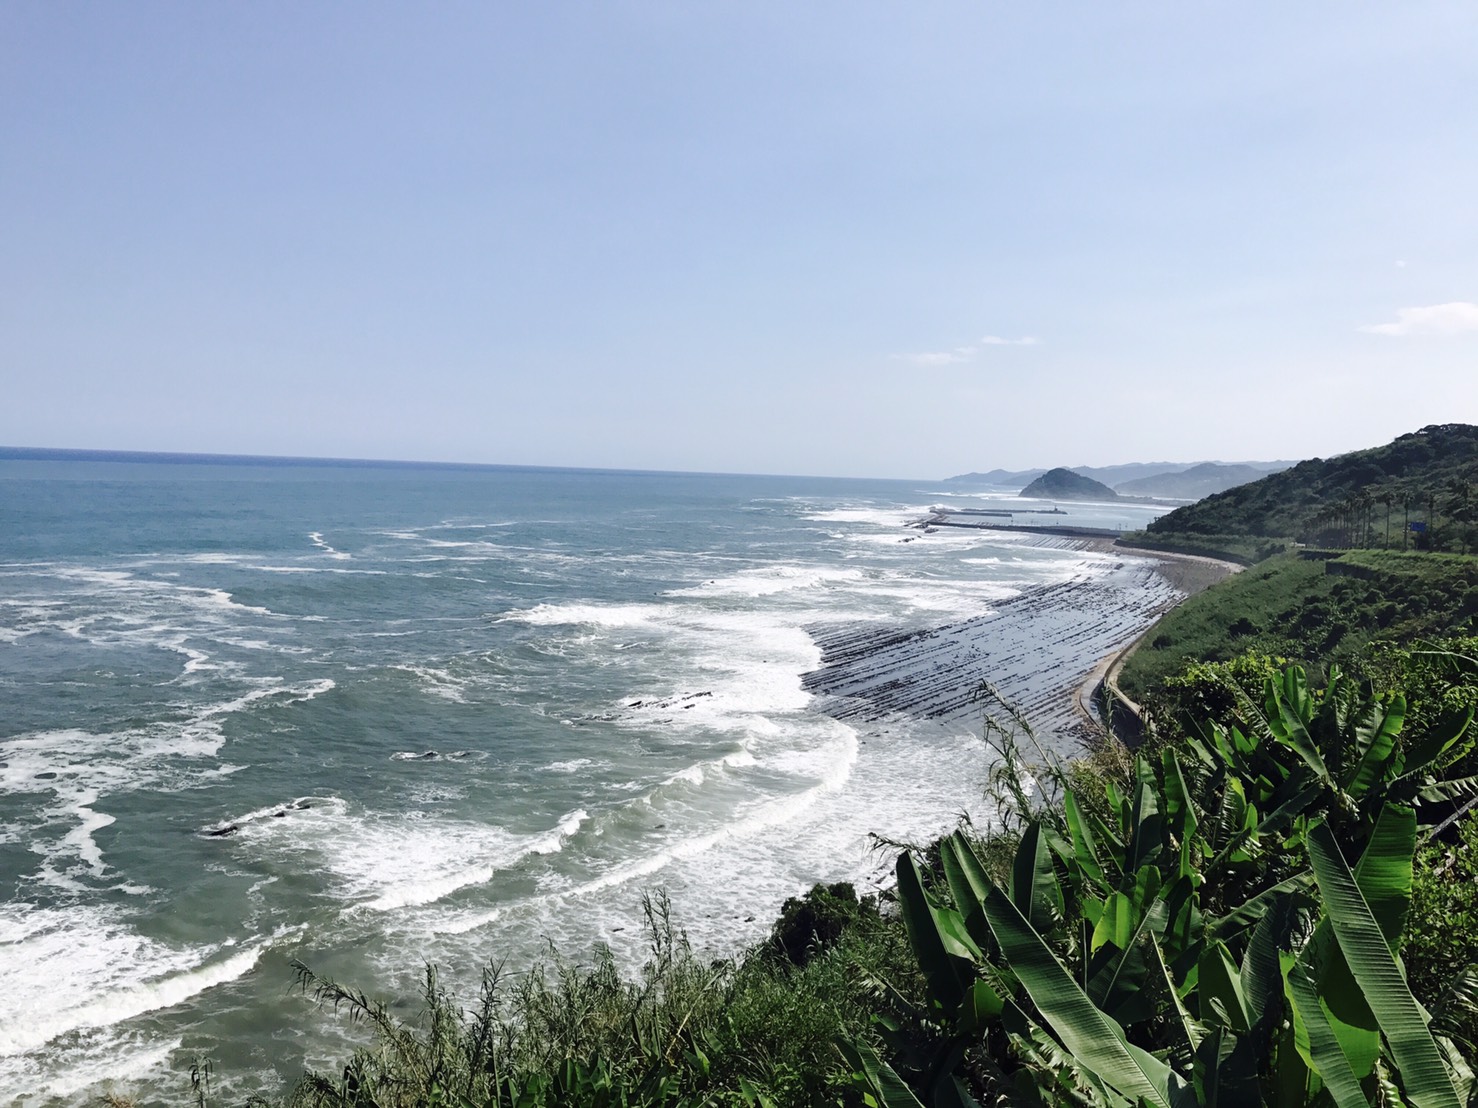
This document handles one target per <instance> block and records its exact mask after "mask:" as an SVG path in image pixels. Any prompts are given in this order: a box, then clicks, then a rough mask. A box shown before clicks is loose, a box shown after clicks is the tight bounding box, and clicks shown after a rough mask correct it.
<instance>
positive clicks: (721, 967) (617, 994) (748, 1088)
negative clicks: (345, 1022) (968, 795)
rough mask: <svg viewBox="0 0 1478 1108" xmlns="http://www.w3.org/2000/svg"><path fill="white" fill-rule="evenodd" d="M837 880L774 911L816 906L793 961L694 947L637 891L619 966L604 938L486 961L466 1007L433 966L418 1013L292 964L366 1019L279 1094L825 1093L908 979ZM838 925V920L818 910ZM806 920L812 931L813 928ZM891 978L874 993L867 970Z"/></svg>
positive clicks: (539, 1098) (557, 1100)
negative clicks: (585, 949) (642, 941)
mask: <svg viewBox="0 0 1478 1108" xmlns="http://www.w3.org/2000/svg"><path fill="white" fill-rule="evenodd" d="M849 893H851V890H850V887H847V886H829V887H828V886H818V887H817V888H816V889H813V890H812V891H811V893H809V894H808V895H807V897H805V898H802V899H800V900H797V901H794V902H793V903H794V904H795V905H800V906H801V910H800V911H792V912H789V913H787V916H786V917H785V918H784V919H782V920H781V921H780V922H779V923H777V925H776V930H777V932H779V931H781V930H782V929H786V930H787V931H788V933H790V934H792V935H795V936H799V934H800V931H799V930H798V929H797V920H798V919H799V917H800V916H802V915H804V914H806V907H807V906H809V907H810V908H817V907H819V908H820V909H821V911H820V912H819V913H816V914H815V916H814V922H816V923H817V924H818V926H817V928H816V930H815V932H813V933H812V934H813V938H819V935H822V934H824V935H826V936H827V937H826V938H825V939H824V940H822V941H819V942H813V943H811V944H810V945H809V946H807V947H805V952H806V957H805V959H804V965H800V966H795V965H792V964H791V963H790V961H789V960H788V959H786V958H784V957H776V956H775V954H774V951H773V948H771V947H768V946H766V947H762V948H760V949H759V950H758V951H756V952H755V953H754V954H753V955H751V956H750V957H748V958H744V959H738V960H733V959H722V960H719V961H709V960H705V959H703V958H700V957H698V956H697V955H696V954H694V952H693V951H692V950H691V948H690V947H689V946H688V943H687V940H686V938H685V937H684V935H683V934H682V932H681V931H680V930H678V929H677V928H676V927H675V926H674V925H673V922H672V920H671V917H670V914H669V908H668V904H667V901H666V899H665V898H663V897H658V898H657V899H655V900H649V901H648V902H647V932H648V938H649V942H650V948H649V952H650V957H649V959H648V961H647V963H646V965H645V966H644V967H643V969H642V971H641V973H640V975H639V976H638V977H637V978H636V979H635V980H627V979H625V978H623V976H622V975H621V973H620V972H619V971H618V968H617V966H616V964H615V961H614V959H613V958H612V957H611V954H610V952H609V951H608V950H606V949H604V948H598V949H597V950H596V952H595V956H594V959H593V962H592V963H591V964H590V965H584V966H582V965H577V964H574V963H571V962H569V961H568V960H566V959H565V958H563V957H561V956H560V955H559V954H558V953H557V952H554V951H551V953H550V956H549V959H548V961H547V962H546V963H545V964H544V965H543V966H540V967H536V968H535V969H534V970H533V971H532V972H530V973H529V974H527V975H525V976H523V977H520V978H517V979H513V980H511V979H510V978H509V977H508V975H506V974H504V973H503V972H502V971H501V970H500V969H499V968H497V967H490V968H489V969H488V970H487V972H486V974H485V976H484V982H483V989H482V992H481V995H480V997H479V998H478V1002H477V1003H476V1005H475V1006H474V1007H473V1008H472V1010H471V1011H467V1010H464V1009H463V1008H462V1007H461V1006H459V1005H458V1003H457V1002H456V1001H455V1000H454V998H452V997H451V996H449V995H448V994H447V993H446V992H445V991H444V990H443V989H442V988H441V986H440V984H439V982H438V980H437V977H436V973H435V971H434V970H433V969H431V968H429V967H428V969H427V971H426V980H425V985H424V989H423V993H422V1003H421V1009H420V1012H419V1014H418V1016H417V1017H416V1018H415V1019H414V1020H412V1021H410V1022H406V1021H402V1020H399V1019H397V1018H396V1017H395V1016H394V1015H393V1014H392V1013H391V1012H390V1010H389V1008H388V1007H387V1006H386V1005H384V1004H383V1003H381V1002H379V1001H376V1000H373V999H371V998H369V997H367V996H366V995H365V994H363V993H361V992H359V991H357V990H354V989H351V988H347V987H345V986H342V985H339V984H336V983H334V982H332V981H327V980H323V979H320V978H319V977H317V976H316V975H314V974H313V973H312V971H311V970H309V969H308V968H307V967H305V966H298V967H297V972H298V976H299V981H300V982H301V984H302V986H303V988H304V989H305V990H306V991H309V992H311V993H312V994H313V995H314V996H316V997H317V998H318V999H319V1000H320V1001H321V1002H326V1003H328V1004H331V1005H332V1006H333V1007H334V1008H335V1009H344V1010H346V1011H347V1013H348V1014H349V1016H350V1018H351V1019H352V1020H354V1021H357V1022H362V1023H365V1024H367V1025H368V1026H369V1028H370V1029H371V1031H372V1032H373V1042H372V1043H371V1044H370V1045H367V1046H366V1047H364V1048H363V1049H361V1050H359V1051H358V1052H356V1054H355V1055H354V1057H353V1058H351V1059H350V1060H349V1062H348V1063H347V1064H346V1065H345V1066H344V1067H343V1068H342V1070H341V1071H340V1072H338V1073H336V1074H334V1073H331V1074H318V1073H312V1074H308V1075H306V1076H305V1077H304V1078H303V1080H302V1081H301V1082H300V1083H299V1085H298V1087H297V1089H296V1090H295V1091H294V1093H293V1094H292V1098H291V1101H290V1103H291V1105H292V1106H293V1108H351V1106H352V1108H369V1106H371V1105H373V1106H377V1108H411V1106H413V1105H414V1106H422V1105H448V1106H455V1108H545V1106H554V1105H573V1106H585V1105H589V1106H592V1108H595V1106H608V1105H609V1106H615V1105H628V1106H633V1108H635V1106H642V1108H646V1106H658V1105H662V1106H671V1108H683V1106H689V1105H700V1104H701V1105H753V1106H761V1105H770V1104H784V1105H824V1104H835V1103H837V1100H838V1098H839V1097H840V1096H841V1095H842V1091H843V1089H844V1088H845V1087H846V1086H847V1084H848V1082H849V1080H850V1078H849V1072H848V1069H847V1063H846V1062H845V1060H844V1059H843V1058H842V1056H841V1055H840V1054H838V1053H837V1051H836V1048H835V1045H834V1044H835V1042H836V1040H837V1039H838V1037H839V1036H846V1037H848V1038H851V1039H855V1040H856V1041H859V1042H862V1043H864V1044H865V1043H867V1042H868V1041H869V1039H870V1036H871V1035H872V1033H873V1032H872V1029H871V1026H870V1023H869V1019H870V1014H872V1013H876V1012H880V1011H885V1010H886V1009H887V1008H888V1007H889V1006H890V1005H892V1004H895V1003H897V1004H905V1005H906V1004H908V1003H910V1001H909V1000H908V999H907V998H908V997H910V996H915V997H916V996H918V995H920V994H921V988H922V985H921V982H920V981H919V980H918V977H917V971H916V969H915V967H914V965H913V959H912V954H911V952H910V950H909V947H908V943H907V939H906V936H905V935H904V933H903V931H902V928H901V927H899V926H897V924H896V923H891V924H890V923H889V922H888V921H887V920H885V919H883V918H882V917H880V916H879V914H878V913H877V911H876V907H875V905H874V904H872V903H871V902H870V901H858V899H857V898H856V896H855V894H852V895H851V897H850V900H849V899H848V895H847V894H849ZM837 923H840V927H839V928H837V929H834V930H832V929H830V925H831V924H837ZM818 933H819V934H818ZM882 980H887V981H889V982H891V983H892V984H891V987H890V989H889V990H888V991H887V996H884V995H882V992H883V990H882V987H881V986H880V985H879V984H878V982H879V981H882Z"/></svg>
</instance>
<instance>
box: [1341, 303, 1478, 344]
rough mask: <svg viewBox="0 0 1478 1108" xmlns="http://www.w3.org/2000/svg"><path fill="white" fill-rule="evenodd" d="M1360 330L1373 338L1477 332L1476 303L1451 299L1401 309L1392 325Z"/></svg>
mask: <svg viewBox="0 0 1478 1108" xmlns="http://www.w3.org/2000/svg"><path fill="white" fill-rule="evenodd" d="M1360 330H1362V331H1365V332H1367V333H1369V334H1372V335H1396V336H1398V337H1405V336H1406V335H1458V334H1461V333H1463V332H1464V331H1478V304H1472V303H1469V302H1468V301H1466V300H1454V301H1453V302H1452V303H1451V304H1433V305H1431V306H1430V307H1426V308H1401V309H1400V310H1398V311H1397V312H1396V322H1395V323H1372V324H1370V325H1369V326H1366V327H1361V328H1360Z"/></svg>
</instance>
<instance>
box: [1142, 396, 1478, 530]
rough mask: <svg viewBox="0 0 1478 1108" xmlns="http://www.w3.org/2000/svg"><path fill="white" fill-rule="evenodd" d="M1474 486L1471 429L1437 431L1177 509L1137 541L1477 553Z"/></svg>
mask: <svg viewBox="0 0 1478 1108" xmlns="http://www.w3.org/2000/svg"><path fill="white" fill-rule="evenodd" d="M1475 486H1478V427H1474V426H1471V425H1469V424H1464V423H1448V424H1438V425H1433V426H1430V427H1424V428H1422V429H1421V430H1420V431H1416V432H1413V433H1412V434H1409V435H1402V436H1401V437H1399V438H1398V439H1396V440H1395V441H1394V442H1391V443H1389V444H1387V445H1385V446H1378V447H1375V448H1373V449H1370V450H1357V451H1355V452H1354V453H1351V454H1342V455H1340V456H1339V457H1336V458H1328V459H1320V458H1313V459H1310V460H1309V461H1304V462H1300V463H1298V465H1296V466H1294V467H1293V468H1292V469H1286V470H1283V471H1282V472H1280V473H1274V474H1270V475H1269V476H1267V477H1264V478H1262V479H1261V480H1258V481H1253V482H1252V483H1250V484H1246V485H1240V486H1238V487H1236V488H1233V489H1228V490H1227V491H1225V492H1221V493H1217V494H1215V495H1213V496H1209V497H1207V498H1206V499H1205V500H1202V501H1199V502H1198V503H1195V504H1188V505H1186V506H1185V507H1183V508H1177V509H1176V510H1175V511H1173V512H1170V513H1168V514H1167V515H1164V516H1161V517H1160V518H1159V519H1158V520H1156V521H1155V522H1154V523H1151V524H1150V525H1149V527H1148V529H1147V532H1146V535H1145V537H1146V539H1148V540H1150V541H1151V542H1158V543H1160V544H1164V545H1172V546H1186V545H1199V546H1201V547H1219V548H1226V547H1231V546H1235V545H1236V544H1237V540H1240V542H1241V545H1243V546H1245V547H1248V548H1249V549H1254V551H1256V550H1261V551H1262V552H1263V556H1265V553H1266V551H1267V550H1269V549H1272V548H1273V547H1275V546H1276V544H1277V543H1279V542H1298V543H1305V544H1310V545H1320V546H1334V547H1384V548H1394V549H1401V548H1402V547H1403V545H1408V546H1414V547H1417V548H1420V549H1432V550H1451V551H1468V550H1472V549H1474V547H1475V546H1478V525H1475V511H1478V487H1475ZM1408 523H1410V524H1415V525H1417V528H1416V530H1415V531H1408V530H1407V524H1408ZM1403 537H1405V538H1407V540H1408V541H1407V542H1406V543H1405V544H1403ZM1254 556H1256V553H1254Z"/></svg>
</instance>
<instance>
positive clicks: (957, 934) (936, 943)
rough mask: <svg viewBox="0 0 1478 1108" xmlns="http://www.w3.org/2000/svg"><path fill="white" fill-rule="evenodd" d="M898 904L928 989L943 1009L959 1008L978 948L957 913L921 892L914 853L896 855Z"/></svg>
mask: <svg viewBox="0 0 1478 1108" xmlns="http://www.w3.org/2000/svg"><path fill="white" fill-rule="evenodd" d="M897 873H898V906H899V910H900V912H901V913H902V915H903V924H904V927H905V928H907V930H908V938H909V943H910V944H911V945H912V946H913V951H914V955H915V957H917V958H918V960H919V968H920V969H921V970H923V971H924V977H925V978H926V979H927V980H928V982H929V991H930V993H931V994H932V995H933V997H934V999H935V1000H936V1001H937V1002H938V1003H939V1004H940V1005H942V1006H943V1007H944V1009H945V1010H946V1011H950V1012H952V1011H954V1010H955V1009H956V1008H958V1007H959V1004H960V1000H961V999H962V998H963V997H964V995H965V989H966V987H967V986H968V984H969V978H970V976H971V974H970V972H969V967H970V963H972V962H973V961H975V960H976V959H978V958H979V957H980V950H979V948H978V947H977V946H976V945H975V943H974V941H973V940H972V939H971V938H970V936H969V934H968V932H966V930H965V925H964V921H963V920H961V919H960V915H959V913H958V912H954V911H951V910H950V909H948V908H940V907H937V906H936V905H935V904H934V903H933V902H932V901H931V900H930V898H929V896H928V894H927V893H926V892H925V891H924V880H923V876H922V874H920V873H919V867H918V864H917V863H916V862H915V861H914V860H913V855H911V854H908V853H904V854H900V855H899V856H898V869H897Z"/></svg>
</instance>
